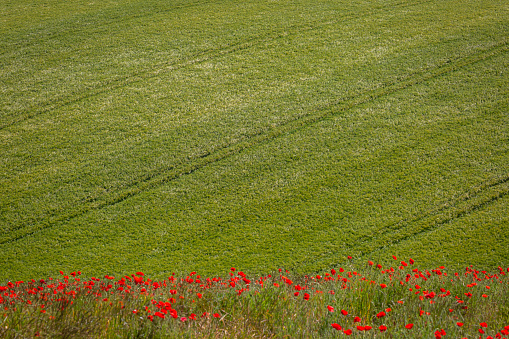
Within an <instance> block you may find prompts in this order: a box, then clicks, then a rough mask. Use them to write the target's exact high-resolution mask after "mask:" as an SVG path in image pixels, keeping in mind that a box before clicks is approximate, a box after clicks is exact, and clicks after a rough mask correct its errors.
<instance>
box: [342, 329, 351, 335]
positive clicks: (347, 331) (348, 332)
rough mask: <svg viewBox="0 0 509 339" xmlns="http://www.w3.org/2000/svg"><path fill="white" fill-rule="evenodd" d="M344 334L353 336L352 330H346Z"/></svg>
mask: <svg viewBox="0 0 509 339" xmlns="http://www.w3.org/2000/svg"><path fill="white" fill-rule="evenodd" d="M343 333H344V334H346V335H350V334H352V330H350V329H348V330H344V331H343Z"/></svg>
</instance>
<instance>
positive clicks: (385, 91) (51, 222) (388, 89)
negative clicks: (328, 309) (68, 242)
mask: <svg viewBox="0 0 509 339" xmlns="http://www.w3.org/2000/svg"><path fill="white" fill-rule="evenodd" d="M508 50H509V46H508V43H507V42H506V41H503V42H500V43H498V44H496V45H494V46H492V47H491V48H489V49H487V50H482V51H478V52H477V53H474V54H471V55H467V56H465V57H463V58H460V59H457V60H455V61H453V62H446V63H444V64H442V65H439V66H436V67H434V68H432V69H428V70H425V71H423V72H420V73H418V74H414V75H413V76H411V77H409V78H407V79H406V80H404V81H400V82H395V83H393V84H391V85H388V86H385V87H382V88H378V89H375V90H371V91H368V92H365V93H362V94H360V95H359V96H357V97H355V98H352V99H350V100H347V101H344V102H343V101H337V102H333V103H331V104H329V105H327V106H323V107H318V108H317V109H315V110H314V111H313V112H311V113H310V114H308V115H304V116H300V117H295V118H294V119H293V120H290V121H288V122H286V123H283V124H281V125H279V126H276V127H274V128H271V129H268V130H261V131H259V132H257V133H255V134H254V135H251V136H250V137H249V138H248V139H246V140H242V141H240V142H237V143H235V144H231V145H227V146H225V147H224V148H222V149H218V150H217V151H215V152H213V153H210V154H208V155H204V156H202V157H199V158H196V159H192V160H190V161H188V162H185V163H182V164H180V165H177V166H172V167H170V168H167V169H163V170H162V171H160V172H159V173H158V174H154V175H152V176H150V177H149V178H147V179H145V180H140V181H138V182H135V183H133V185H132V186H131V187H128V188H126V189H124V190H122V191H120V192H119V193H118V194H115V195H113V194H112V196H110V197H105V199H104V200H93V201H90V202H89V203H87V204H84V205H81V206H78V208H77V209H75V210H72V211H68V212H67V213H62V214H60V215H56V216H52V217H49V218H47V219H46V220H43V221H41V222H39V223H38V224H32V225H21V226H19V227H17V228H13V229H11V230H10V231H9V232H8V233H9V234H5V235H4V236H3V237H2V238H0V245H3V244H7V243H11V242H14V241H18V240H20V239H23V238H25V237H28V236H31V235H33V234H35V233H36V232H39V231H41V230H43V229H47V228H51V227H54V226H55V224H57V223H59V222H63V221H69V220H71V219H74V218H76V217H79V216H81V215H83V214H85V213H88V212H90V211H93V210H100V209H102V208H105V207H108V206H113V205H115V204H117V203H120V202H122V201H124V200H126V199H129V198H130V197H133V196H136V195H138V194H140V193H143V192H145V191H148V190H150V189H154V188H156V187H159V186H161V185H164V184H166V183H168V182H171V181H174V180H177V179H178V178H180V177H182V176H185V175H188V174H192V173H193V172H194V171H197V170H199V169H201V168H204V167H206V166H207V165H209V164H212V163H214V162H218V161H220V160H223V159H226V158H228V157H230V156H232V155H235V154H238V153H240V152H242V151H243V150H245V149H249V148H252V147H255V146H257V145H260V144H262V143H264V142H268V141H271V140H273V139H276V138H278V137H280V136H282V135H284V134H287V133H290V132H295V131H298V130H300V129H301V128H306V127H308V126H310V125H312V124H315V123H317V122H319V121H322V120H325V119H327V118H330V117H332V116H334V115H337V114H339V113H341V112H345V111H347V110H349V109H351V108H354V107H357V106H359V105H362V104H365V103H368V102H372V101H374V100H376V99H379V98H382V97H385V96H388V95H390V94H392V93H395V92H399V91H402V90H405V89H407V88H409V87H412V86H414V85H417V84H420V83H423V82H426V81H429V80H432V79H435V78H438V77H440V76H442V75H445V74H449V73H452V72H454V71H456V70H458V69H460V68H462V67H465V66H468V65H472V64H475V63H477V62H481V61H484V60H487V59H489V58H491V57H494V56H496V55H498V54H501V53H505V52H507V51H508ZM28 227H31V229H30V230H26V228H28Z"/></svg>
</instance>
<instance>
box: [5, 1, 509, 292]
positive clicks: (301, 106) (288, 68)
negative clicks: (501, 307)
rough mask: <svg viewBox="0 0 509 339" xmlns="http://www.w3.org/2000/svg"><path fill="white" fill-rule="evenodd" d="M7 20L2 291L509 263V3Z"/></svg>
mask: <svg viewBox="0 0 509 339" xmlns="http://www.w3.org/2000/svg"><path fill="white" fill-rule="evenodd" d="M0 12H1V13H2V16H1V17H0V283H1V282H2V281H7V280H13V281H14V280H15V279H27V278H38V277H43V276H44V277H46V276H50V275H55V274H56V273H57V272H58V270H64V271H66V272H68V271H74V270H81V271H83V272H84V273H86V274H88V275H93V274H105V273H108V274H114V275H115V274H120V275H122V274H125V273H128V272H135V271H139V270H141V271H143V272H145V273H149V274H150V275H151V276H152V277H156V278H157V277H165V276H167V275H168V274H171V272H189V271H191V270H193V271H194V270H196V271H198V272H200V273H202V274H208V275H214V274H219V273H223V272H225V270H226V269H228V268H229V267H230V266H235V267H239V268H241V269H243V270H244V271H246V272H251V273H253V274H254V273H258V272H269V271H270V270H273V269H276V268H279V267H285V268H288V269H291V270H292V271H294V272H297V273H307V272H314V271H317V270H320V269H324V268H330V267H334V266H336V265H339V264H341V263H342V262H344V261H345V260H346V257H347V256H348V255H350V256H352V257H354V260H356V259H357V260H359V259H362V260H365V259H379V260H380V261H382V262H383V261H384V260H385V259H386V258H389V257H390V255H392V254H395V255H397V256H398V257H407V256H412V258H413V259H415V260H416V261H419V262H420V263H421V264H423V265H424V264H430V265H433V264H437V263H439V264H448V265H449V266H452V267H464V266H465V265H470V264H474V265H480V266H481V267H483V268H485V269H488V268H492V267H496V266H498V265H506V266H507V265H509V246H508V245H507V244H508V242H509V213H508V212H509V4H508V3H507V2H506V1H502V0H440V1H435V0H428V1H416V0H408V1H407V0H383V1H382V0H370V1H365V0H353V1H344V0H315V1H310V0H292V1H286V0H279V1H278V0H256V1H252V0H250V1H236V0H216V1H213V0H211V1H207V0H204V1H192V0H117V1H113V0H101V1H78V0H66V1H63V0H45V1H34V0H3V1H2V2H1V3H0Z"/></svg>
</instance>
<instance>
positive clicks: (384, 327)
mask: <svg viewBox="0 0 509 339" xmlns="http://www.w3.org/2000/svg"><path fill="white" fill-rule="evenodd" d="M378 329H379V330H380V332H385V331H387V326H385V325H380V327H379V328H378Z"/></svg>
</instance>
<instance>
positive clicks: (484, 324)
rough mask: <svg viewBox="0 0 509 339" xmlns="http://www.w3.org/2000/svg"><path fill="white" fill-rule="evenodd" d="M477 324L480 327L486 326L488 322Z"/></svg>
mask: <svg viewBox="0 0 509 339" xmlns="http://www.w3.org/2000/svg"><path fill="white" fill-rule="evenodd" d="M479 325H480V326H481V327H488V324H486V323H480V324H479Z"/></svg>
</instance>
